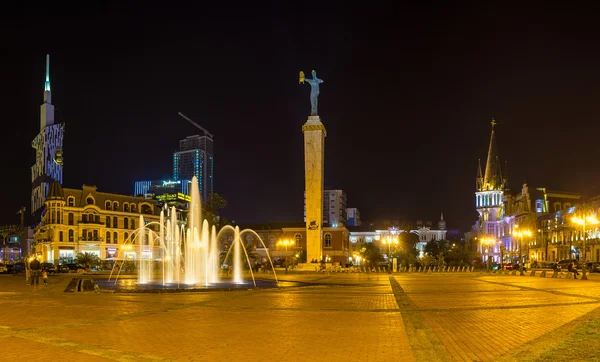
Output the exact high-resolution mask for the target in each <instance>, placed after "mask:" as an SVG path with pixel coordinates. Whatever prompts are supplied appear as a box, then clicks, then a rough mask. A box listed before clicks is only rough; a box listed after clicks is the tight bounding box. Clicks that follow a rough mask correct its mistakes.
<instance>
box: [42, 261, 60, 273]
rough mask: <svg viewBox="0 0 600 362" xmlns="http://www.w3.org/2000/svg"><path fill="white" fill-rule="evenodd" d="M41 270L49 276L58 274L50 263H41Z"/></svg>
mask: <svg viewBox="0 0 600 362" xmlns="http://www.w3.org/2000/svg"><path fill="white" fill-rule="evenodd" d="M42 269H46V271H47V272H48V273H49V274H52V273H58V269H57V268H56V266H55V265H54V264H52V263H42Z"/></svg>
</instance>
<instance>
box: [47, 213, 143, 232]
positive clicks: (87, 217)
mask: <svg viewBox="0 0 600 362" xmlns="http://www.w3.org/2000/svg"><path fill="white" fill-rule="evenodd" d="M51 215H54V214H51ZM52 221H53V220H51V221H50V223H53V222H52ZM55 221H56V223H57V224H60V223H61V222H60V213H58V214H57V217H56V220H55ZM111 221H112V222H111ZM79 222H80V223H82V224H88V223H89V224H100V223H101V222H100V215H96V214H82V215H81V220H79ZM67 224H68V225H75V215H74V214H73V213H72V212H70V213H68V215H67ZM104 224H105V225H106V227H109V228H110V227H113V228H119V219H118V218H117V217H116V216H113V217H112V219H111V217H110V216H106V219H105V222H104ZM122 228H123V229H128V228H129V229H135V219H134V218H131V219H128V218H123V227H122Z"/></svg>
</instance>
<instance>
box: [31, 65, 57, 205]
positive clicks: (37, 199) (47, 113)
mask: <svg viewBox="0 0 600 362" xmlns="http://www.w3.org/2000/svg"><path fill="white" fill-rule="evenodd" d="M63 134H64V123H54V106H53V105H52V93H51V91H50V55H46V81H45V84H44V103H42V105H41V107H40V133H38V135H37V136H36V137H35V138H34V139H33V141H32V142H31V147H33V148H34V149H35V164H34V165H33V166H31V213H32V214H36V213H38V212H39V211H40V210H41V209H42V207H43V205H44V201H45V200H46V198H47V197H48V191H49V188H50V185H51V184H52V182H54V181H57V182H58V183H60V184H62V180H63V158H62V157H63V149H62V146H63Z"/></svg>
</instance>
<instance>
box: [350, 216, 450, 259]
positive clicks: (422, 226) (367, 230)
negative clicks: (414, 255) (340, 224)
mask: <svg viewBox="0 0 600 362" xmlns="http://www.w3.org/2000/svg"><path fill="white" fill-rule="evenodd" d="M402 224H404V223H401V222H400V221H395V222H390V221H389V220H385V221H384V222H383V223H381V225H377V226H374V227H373V226H367V225H364V226H363V227H359V228H351V229H350V254H351V255H358V252H359V250H360V249H361V248H362V247H363V246H364V244H365V243H375V244H376V245H377V246H378V247H379V250H380V252H381V253H382V254H385V255H387V252H388V246H387V245H385V244H384V243H383V242H382V240H383V239H384V238H386V237H388V236H391V237H394V236H397V237H400V236H401V235H402V233H406V232H409V233H411V234H415V235H416V236H417V237H418V239H419V241H418V243H417V245H416V247H417V252H418V253H419V256H421V257H422V256H423V255H424V254H425V246H426V245H427V243H428V242H430V241H432V240H446V234H447V230H446V222H445V221H444V215H443V214H442V215H441V218H440V221H439V222H438V225H437V226H438V228H437V229H436V228H435V227H433V223H431V222H429V221H427V222H425V223H423V222H422V221H417V222H416V227H414V228H411V230H404V228H401V227H400V226H401V225H402ZM413 226H415V225H413ZM406 229H408V228H406ZM392 251H393V250H392ZM386 257H387V256H386Z"/></svg>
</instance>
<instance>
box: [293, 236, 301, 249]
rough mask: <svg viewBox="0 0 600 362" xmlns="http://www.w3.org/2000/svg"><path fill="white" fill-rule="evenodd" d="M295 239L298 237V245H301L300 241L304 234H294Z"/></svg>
mask: <svg viewBox="0 0 600 362" xmlns="http://www.w3.org/2000/svg"><path fill="white" fill-rule="evenodd" d="M294 239H296V247H299V246H300V242H301V241H302V234H296V235H294Z"/></svg>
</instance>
